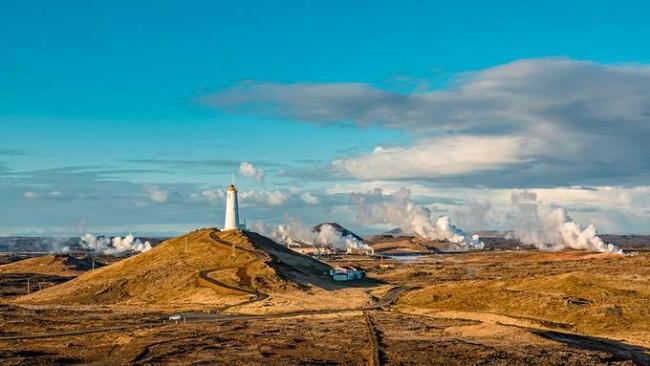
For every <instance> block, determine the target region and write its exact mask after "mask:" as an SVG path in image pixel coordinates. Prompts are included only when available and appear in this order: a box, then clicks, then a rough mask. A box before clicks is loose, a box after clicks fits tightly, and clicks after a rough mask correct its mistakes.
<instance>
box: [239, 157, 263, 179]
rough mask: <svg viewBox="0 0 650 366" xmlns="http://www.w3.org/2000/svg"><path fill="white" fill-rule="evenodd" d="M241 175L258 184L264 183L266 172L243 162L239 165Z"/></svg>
mask: <svg viewBox="0 0 650 366" xmlns="http://www.w3.org/2000/svg"><path fill="white" fill-rule="evenodd" d="M239 173H240V174H241V175H243V176H245V177H249V178H252V179H254V180H256V181H258V182H263V181H264V171H263V170H262V169H260V168H258V167H256V166H255V165H253V164H252V163H249V162H246V161H244V162H242V163H241V164H239Z"/></svg>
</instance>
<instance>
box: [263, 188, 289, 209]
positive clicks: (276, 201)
mask: <svg viewBox="0 0 650 366" xmlns="http://www.w3.org/2000/svg"><path fill="white" fill-rule="evenodd" d="M289 197H290V195H289V193H287V192H282V191H271V192H268V193H267V195H266V202H268V204H269V205H271V206H280V205H283V204H285V203H286V202H287V200H288V199H289Z"/></svg>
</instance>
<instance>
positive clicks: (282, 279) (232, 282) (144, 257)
mask: <svg viewBox="0 0 650 366" xmlns="http://www.w3.org/2000/svg"><path fill="white" fill-rule="evenodd" d="M271 243H272V244H269V245H274V246H276V247H279V245H277V244H274V243H273V242H271ZM271 261H273V258H272V256H270V255H268V254H266V253H264V251H263V250H259V249H257V248H256V247H255V246H254V245H253V244H252V243H251V241H250V240H249V239H248V237H247V236H246V235H245V234H243V233H241V232H239V231H227V232H218V231H215V230H213V229H204V230H198V231H195V232H192V233H189V234H187V235H184V236H180V237H177V238H174V239H170V240H167V241H165V242H164V243H163V244H161V245H159V246H157V247H155V248H153V249H151V250H150V251H148V252H145V253H141V254H138V255H136V256H133V257H130V258H127V259H124V260H122V261H119V262H117V263H114V264H111V265H109V266H106V267H103V268H100V269H96V270H94V271H90V272H87V273H85V274H83V275H81V276H79V277H78V278H76V279H74V280H72V281H69V282H66V283H64V284H61V285H57V286H54V287H51V288H48V289H45V290H43V291H40V292H38V293H34V294H31V295H28V296H24V297H22V298H20V299H19V300H18V301H19V302H24V303H52V304H121V305H137V304H152V305H191V304H203V305H205V304H221V303H227V302H228V301H229V299H230V300H231V301H232V298H233V297H242V296H250V294H247V293H245V292H242V291H237V288H242V289H248V290H250V291H252V292H256V291H264V292H274V291H286V290H288V289H293V288H296V287H297V286H296V284H295V283H293V282H291V281H287V279H289V280H290V279H292V278H294V277H295V275H293V274H292V273H290V272H292V271H293V269H292V268H287V273H282V274H279V273H278V271H277V270H276V269H274V268H273V267H272V266H270V265H269V264H268V263H269V262H271ZM300 261H301V259H297V262H300ZM201 274H203V277H206V276H208V277H209V278H211V279H214V280H216V281H218V282H221V283H223V284H225V285H227V286H219V285H215V284H214V283H212V282H210V281H206V280H205V279H204V278H201V277H202V276H201Z"/></svg>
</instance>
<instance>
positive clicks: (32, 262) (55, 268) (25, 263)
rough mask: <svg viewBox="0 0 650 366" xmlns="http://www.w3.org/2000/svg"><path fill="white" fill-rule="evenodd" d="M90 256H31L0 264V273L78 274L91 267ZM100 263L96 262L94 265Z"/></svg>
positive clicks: (69, 275)
mask: <svg viewBox="0 0 650 366" xmlns="http://www.w3.org/2000/svg"><path fill="white" fill-rule="evenodd" d="M92 265H93V264H92V258H89V257H83V258H77V257H74V256H71V255H68V254H50V255H46V256H42V257H33V258H27V259H23V260H20V261H17V262H12V263H8V264H4V265H1V266H0V273H37V274H43V275H52V276H67V277H71V276H78V275H80V274H82V273H84V272H85V271H87V270H89V269H91V268H92ZM101 265H102V264H101V263H100V262H96V263H95V266H96V267H99V266H101Z"/></svg>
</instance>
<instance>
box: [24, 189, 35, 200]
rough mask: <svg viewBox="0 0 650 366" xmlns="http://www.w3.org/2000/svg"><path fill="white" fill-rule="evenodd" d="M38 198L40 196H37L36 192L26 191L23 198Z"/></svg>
mask: <svg viewBox="0 0 650 366" xmlns="http://www.w3.org/2000/svg"><path fill="white" fill-rule="evenodd" d="M36 197H38V195H37V194H36V192H32V191H25V192H24V193H23V198H26V199H34V198H36Z"/></svg>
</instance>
